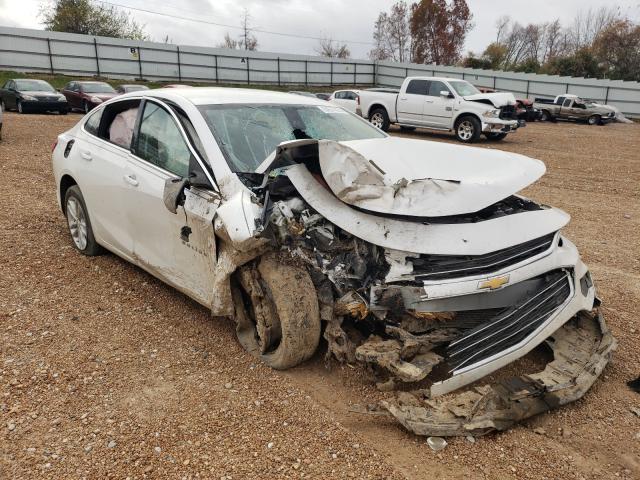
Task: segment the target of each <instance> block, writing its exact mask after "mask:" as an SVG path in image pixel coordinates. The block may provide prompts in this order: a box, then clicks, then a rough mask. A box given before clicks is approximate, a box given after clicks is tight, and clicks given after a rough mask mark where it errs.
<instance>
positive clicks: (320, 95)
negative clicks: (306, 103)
mask: <svg viewBox="0 0 640 480" xmlns="http://www.w3.org/2000/svg"><path fill="white" fill-rule="evenodd" d="M315 95H316V97H318V98H319V99H320V100H329V97H330V96H331V94H330V93H316V94H315Z"/></svg>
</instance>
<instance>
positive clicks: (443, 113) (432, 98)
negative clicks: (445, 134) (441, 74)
mask: <svg viewBox="0 0 640 480" xmlns="http://www.w3.org/2000/svg"><path fill="white" fill-rule="evenodd" d="M442 92H446V95H441V93H442ZM452 97H453V96H452V93H451V89H450V88H449V87H448V86H447V84H446V83H444V82H441V81H440V80H431V81H430V82H429V90H428V92H427V97H426V99H425V103H424V109H423V115H424V121H425V124H426V125H428V126H432V127H436V128H449V126H450V125H451V118H452V117H453V103H454V98H452Z"/></svg>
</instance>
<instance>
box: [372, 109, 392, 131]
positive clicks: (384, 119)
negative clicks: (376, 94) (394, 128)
mask: <svg viewBox="0 0 640 480" xmlns="http://www.w3.org/2000/svg"><path fill="white" fill-rule="evenodd" d="M369 121H370V122H371V125H373V126H374V127H377V128H379V129H380V130H383V131H385V132H386V131H387V130H389V125H390V122H389V115H388V114H387V111H386V110H385V109H384V108H376V109H375V110H373V111H372V112H371V115H369Z"/></svg>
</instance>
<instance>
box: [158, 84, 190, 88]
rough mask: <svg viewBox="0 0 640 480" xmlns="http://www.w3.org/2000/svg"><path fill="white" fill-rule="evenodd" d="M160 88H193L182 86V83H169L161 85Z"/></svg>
mask: <svg viewBox="0 0 640 480" xmlns="http://www.w3.org/2000/svg"><path fill="white" fill-rule="evenodd" d="M162 88H194V87H193V85H184V84H182V83H170V84H168V85H163V86H162Z"/></svg>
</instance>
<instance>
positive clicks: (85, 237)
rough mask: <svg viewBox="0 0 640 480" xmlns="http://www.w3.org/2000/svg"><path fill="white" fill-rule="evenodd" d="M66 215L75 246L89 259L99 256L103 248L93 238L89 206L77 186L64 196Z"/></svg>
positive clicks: (70, 188)
mask: <svg viewBox="0 0 640 480" xmlns="http://www.w3.org/2000/svg"><path fill="white" fill-rule="evenodd" d="M64 214H65V216H66V217H67V225H68V226H69V233H70V234H71V239H72V240H73V244H74V245H75V247H76V248H77V249H78V250H79V251H80V253H82V254H84V255H87V256H89V257H93V256H96V255H99V254H100V253H101V252H102V247H100V245H98V242H96V239H95V237H94V236H93V229H92V228H91V220H89V214H88V213H87V206H86V204H85V203H84V197H83V196H82V192H81V191H80V188H79V187H78V186H77V185H73V186H72V187H69V189H68V190H67V193H66V194H65V196H64Z"/></svg>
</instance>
